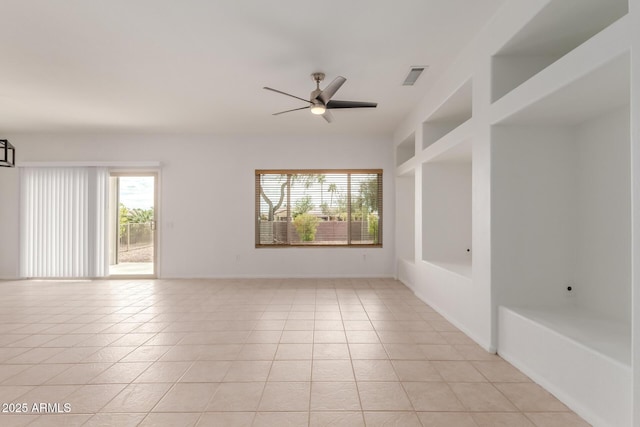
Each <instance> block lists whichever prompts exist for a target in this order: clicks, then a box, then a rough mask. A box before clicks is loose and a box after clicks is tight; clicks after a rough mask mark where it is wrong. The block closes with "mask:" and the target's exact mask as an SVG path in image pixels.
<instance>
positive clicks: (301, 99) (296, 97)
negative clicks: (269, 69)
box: [263, 86, 311, 103]
mask: <svg viewBox="0 0 640 427" xmlns="http://www.w3.org/2000/svg"><path fill="white" fill-rule="evenodd" d="M263 89H266V90H270V91H271V92H275V93H279V94H282V95H287V96H290V97H292V98H295V99H299V100H300V101H303V102H308V103H311V101H309V100H308V99H303V98H300V97H299V96H295V95H291V94H290V93H286V92H283V91H281V90H277V89H272V88H270V87H266V86H265V87H263Z"/></svg>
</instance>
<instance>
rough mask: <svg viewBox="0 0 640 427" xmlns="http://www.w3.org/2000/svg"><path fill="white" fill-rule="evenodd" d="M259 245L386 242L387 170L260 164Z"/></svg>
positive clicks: (257, 179)
mask: <svg viewBox="0 0 640 427" xmlns="http://www.w3.org/2000/svg"><path fill="white" fill-rule="evenodd" d="M255 188H256V191H255V203H256V211H255V215H256V216H255V218H256V246H257V247H266V246H293V245H295V246H352V245H368V246H381V245H382V170H380V169H372V170H309V169H303V170H256V172H255Z"/></svg>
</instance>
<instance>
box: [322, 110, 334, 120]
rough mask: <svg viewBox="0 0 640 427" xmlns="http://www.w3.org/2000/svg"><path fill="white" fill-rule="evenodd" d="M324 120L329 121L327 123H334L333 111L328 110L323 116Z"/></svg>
mask: <svg viewBox="0 0 640 427" xmlns="http://www.w3.org/2000/svg"><path fill="white" fill-rule="evenodd" d="M322 118H323V119H325V120H326V121H327V123H331V122H332V121H333V114H331V111H329V110H326V111H325V112H324V113H323V114H322Z"/></svg>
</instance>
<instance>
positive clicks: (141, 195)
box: [120, 176, 154, 209]
mask: <svg viewBox="0 0 640 427" xmlns="http://www.w3.org/2000/svg"><path fill="white" fill-rule="evenodd" d="M153 199H154V190H153V177H152V176H122V177H120V203H122V204H123V205H125V206H126V207H128V208H129V209H150V208H151V207H152V206H153Z"/></svg>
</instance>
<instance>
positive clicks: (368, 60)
mask: <svg viewBox="0 0 640 427" xmlns="http://www.w3.org/2000/svg"><path fill="white" fill-rule="evenodd" d="M504 1H505V0H395V1H388V0H348V1H346V0H325V1H321V2H318V1H314V2H312V1H307V0H271V1H267V0H245V1H239V0H183V1H176V0H133V1H132V0H109V1H99V0H93V1H88V0H65V1H50V0H2V6H1V7H0V14H1V16H2V24H0V136H1V134H3V133H4V134H8V133H19V132H122V133H125V132H126V133H139V132H140V133H183V132H187V133H191V132H195V133H216V134H229V133H241V134H283V133H289V134H300V133H307V132H311V133H316V134H318V133H319V134H328V133H336V134H391V133H392V132H393V130H394V129H395V127H396V126H397V125H398V124H399V122H400V121H401V120H402V118H403V117H404V116H405V115H406V114H407V113H408V112H409V111H410V110H411V108H413V107H414V106H415V105H416V104H417V102H418V101H419V100H420V99H421V98H422V97H423V96H424V94H425V91H426V89H427V87H428V86H429V85H432V84H433V83H434V81H435V79H436V77H437V76H438V75H439V74H441V73H442V71H443V69H444V67H445V66H446V65H447V64H449V63H450V62H451V61H452V60H453V59H455V57H456V55H457V54H458V53H459V52H460V50H461V49H462V48H463V47H464V46H465V45H466V44H467V43H468V42H469V41H470V40H471V39H472V38H473V36H474V35H475V34H476V33H477V32H478V31H479V30H480V29H481V28H482V26H484V25H485V24H486V22H487V21H488V20H489V18H490V17H491V16H492V15H493V14H494V13H495V11H496V10H497V8H498V7H499V5H500V4H502V3H503V2H504ZM412 65H429V66H430V68H429V69H428V70H427V72H425V74H423V76H422V77H421V78H420V79H419V80H418V83H417V84H416V86H414V87H403V86H402V85H401V83H402V81H403V79H404V77H405V75H406V73H407V72H408V71H409V67H410V66H412ZM314 71H322V72H325V73H326V74H327V80H326V81H325V82H324V83H325V84H328V83H329V82H330V81H331V80H332V79H333V78H334V77H336V76H337V75H342V76H344V77H346V78H347V82H346V83H345V85H344V86H343V87H342V88H341V89H340V91H339V92H338V93H337V94H336V96H335V97H334V99H339V100H353V101H372V102H378V108H377V109H376V110H339V111H334V112H333V113H334V114H333V115H334V122H333V123H332V124H327V123H326V122H325V121H324V120H323V119H322V118H320V117H315V116H312V115H311V114H310V113H309V112H308V111H298V112H293V113H290V114H285V115H281V116H272V115H271V113H274V112H277V111H281V110H286V109H290V108H296V107H302V106H304V104H303V103H302V102H301V101H297V100H295V99H293V98H288V97H285V96H282V95H278V94H275V93H272V92H269V91H266V90H263V89H262V87H263V86H270V87H273V88H276V89H280V90H282V91H285V92H289V93H292V94H294V95H297V96H300V97H302V98H308V96H309V92H311V90H312V89H314V83H313V82H312V81H311V79H310V77H309V75H310V73H312V72H314Z"/></svg>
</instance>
